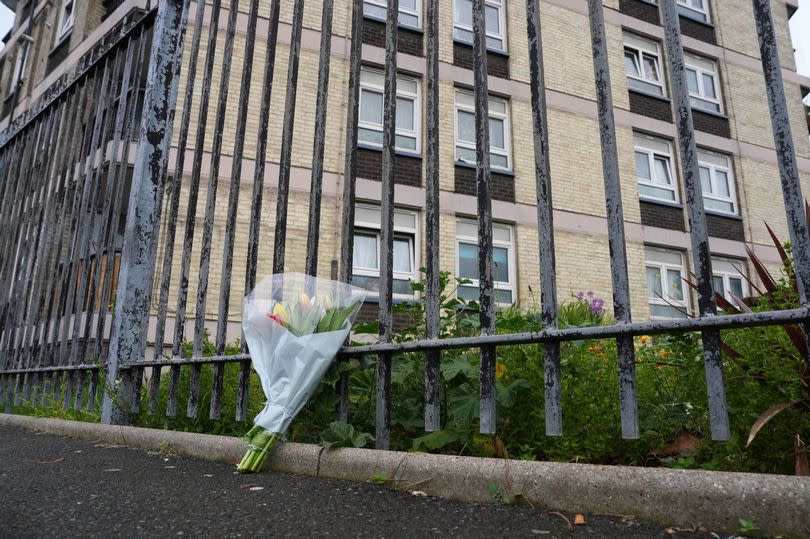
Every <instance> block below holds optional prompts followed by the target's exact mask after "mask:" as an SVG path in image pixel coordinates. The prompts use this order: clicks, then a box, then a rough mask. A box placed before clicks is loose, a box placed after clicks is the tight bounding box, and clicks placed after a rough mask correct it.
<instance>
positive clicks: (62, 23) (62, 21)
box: [54, 0, 76, 44]
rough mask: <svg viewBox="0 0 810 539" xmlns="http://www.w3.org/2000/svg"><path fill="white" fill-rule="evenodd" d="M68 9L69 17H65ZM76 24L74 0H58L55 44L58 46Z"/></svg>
mask: <svg viewBox="0 0 810 539" xmlns="http://www.w3.org/2000/svg"><path fill="white" fill-rule="evenodd" d="M68 8H70V15H68V16H66V15H65V13H67V10H68ZM75 23H76V0H60V8H59V24H58V25H57V26H56V40H55V41H54V42H55V43H56V44H59V43H60V42H61V41H62V40H63V39H64V38H65V36H66V35H68V34H69V33H70V32H71V31H72V30H73V25H74V24H75Z"/></svg>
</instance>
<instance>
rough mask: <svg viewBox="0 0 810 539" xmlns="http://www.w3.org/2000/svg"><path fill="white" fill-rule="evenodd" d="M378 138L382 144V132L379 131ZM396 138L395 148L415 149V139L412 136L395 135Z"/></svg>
mask: <svg viewBox="0 0 810 539" xmlns="http://www.w3.org/2000/svg"><path fill="white" fill-rule="evenodd" d="M380 139H381V140H380V144H382V133H380ZM396 140H397V141H396V145H397V148H400V149H402V150H416V139H415V138H414V137H406V136H404V135H397V137H396Z"/></svg>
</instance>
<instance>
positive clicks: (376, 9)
mask: <svg viewBox="0 0 810 539" xmlns="http://www.w3.org/2000/svg"><path fill="white" fill-rule="evenodd" d="M421 3H422V2H421V0H399V24H400V25H401V26H410V27H411V28H421V27H422V17H421V13H422V6H421ZM387 5H388V2H387V0H364V1H363V15H366V16H367V17H373V18H375V19H381V20H385V19H386V13H387V12H388V9H387Z"/></svg>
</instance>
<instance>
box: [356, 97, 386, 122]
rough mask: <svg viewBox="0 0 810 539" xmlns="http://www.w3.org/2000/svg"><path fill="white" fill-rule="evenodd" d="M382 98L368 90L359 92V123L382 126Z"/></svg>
mask: <svg viewBox="0 0 810 539" xmlns="http://www.w3.org/2000/svg"><path fill="white" fill-rule="evenodd" d="M382 107H383V96H382V94H379V93H377V92H372V91H370V90H365V89H364V90H362V91H361V92H360V121H361V122H367V123H370V124H377V125H382V119H383V116H382Z"/></svg>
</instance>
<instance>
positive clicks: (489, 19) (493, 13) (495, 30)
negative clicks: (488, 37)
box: [484, 6, 501, 35]
mask: <svg viewBox="0 0 810 539" xmlns="http://www.w3.org/2000/svg"><path fill="white" fill-rule="evenodd" d="M484 14H485V16H486V29H487V33H489V34H496V35H501V14H500V10H499V9H498V8H496V7H493V6H485V7H484Z"/></svg>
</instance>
